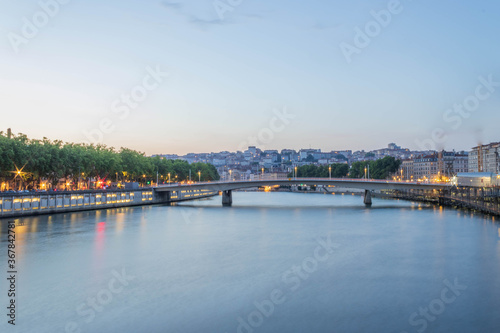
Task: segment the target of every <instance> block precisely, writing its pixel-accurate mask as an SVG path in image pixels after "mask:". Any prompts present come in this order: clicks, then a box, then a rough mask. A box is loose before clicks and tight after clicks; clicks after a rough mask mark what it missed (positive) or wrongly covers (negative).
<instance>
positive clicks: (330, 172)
mask: <svg viewBox="0 0 500 333" xmlns="http://www.w3.org/2000/svg"><path fill="white" fill-rule="evenodd" d="M328 172H329V174H330V179H332V166H331V165H330V166H329V167H328Z"/></svg>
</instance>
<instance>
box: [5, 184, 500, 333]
mask: <svg viewBox="0 0 500 333" xmlns="http://www.w3.org/2000/svg"><path fill="white" fill-rule="evenodd" d="M233 201H234V206H233V207H231V208H223V207H221V198H220V197H215V198H213V199H211V200H203V201H197V202H189V203H184V204H182V205H179V206H172V207H169V206H150V207H137V208H127V209H116V210H105V211H98V212H84V213H74V214H61V215H53V216H40V217H33V218H23V219H17V220H16V223H17V224H18V226H17V227H16V232H17V239H16V241H17V248H16V250H17V257H18V258H17V259H18V271H19V280H18V281H17V289H18V308H17V312H18V315H17V325H16V326H15V328H13V327H10V325H7V323H6V322H7V319H6V315H5V314H6V313H7V311H6V309H5V307H6V306H7V303H6V302H7V297H6V290H7V287H8V286H7V284H6V283H5V279H2V283H1V289H2V290H1V295H2V296H1V297H0V299H1V300H2V304H1V307H2V308H3V309H4V310H3V312H4V313H3V314H2V318H3V319H2V322H1V324H0V325H1V326H0V327H1V329H0V331H1V332H51V333H52V332H73V331H74V332H151V333H155V332H162V333H163V332H165V333H166V332H183V333H184V332H188V333H189V332H211V333H212V332H221V333H224V332H228V333H229V332H244V333H248V332H398V333H399V332H424V331H426V332H500V229H499V227H500V225H499V224H498V223H497V222H496V221H495V220H494V219H493V218H491V217H484V216H481V215H472V214H470V213H465V212H457V211H454V210H449V209H440V208H436V207H429V206H425V205H419V204H416V203H410V202H404V201H389V200H377V199H375V200H374V205H373V207H372V208H371V209H367V208H365V207H364V206H363V205H362V199H361V198H360V197H358V196H340V195H336V196H333V195H319V194H318V195H316V194H292V193H238V192H237V193H234V194H233ZM6 229H7V224H6V221H2V229H1V244H0V245H1V246H2V248H3V249H4V250H2V252H1V253H2V255H1V256H0V258H1V260H2V262H1V264H0V266H1V267H2V271H3V274H5V275H6V271H7V269H6V265H7V263H6V261H7V257H6V248H7V242H6V238H7V236H6Z"/></svg>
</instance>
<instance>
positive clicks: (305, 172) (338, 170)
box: [288, 163, 349, 178]
mask: <svg viewBox="0 0 500 333" xmlns="http://www.w3.org/2000/svg"><path fill="white" fill-rule="evenodd" d="M330 166H331V167H332V178H342V177H345V176H347V174H348V172H349V165H347V164H344V163H335V164H332V165H330ZM328 167H329V166H328V165H320V166H317V165H313V164H309V165H303V166H301V167H298V168H297V175H298V177H302V178H309V177H310V178H328V177H329V176H330V174H329V169H328ZM288 177H293V172H291V173H289V174H288Z"/></svg>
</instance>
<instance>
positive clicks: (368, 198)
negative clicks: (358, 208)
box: [363, 190, 372, 206]
mask: <svg viewBox="0 0 500 333" xmlns="http://www.w3.org/2000/svg"><path fill="white" fill-rule="evenodd" d="M363 202H364V204H365V205H367V206H371V205H372V191H370V190H365V195H364V198H363Z"/></svg>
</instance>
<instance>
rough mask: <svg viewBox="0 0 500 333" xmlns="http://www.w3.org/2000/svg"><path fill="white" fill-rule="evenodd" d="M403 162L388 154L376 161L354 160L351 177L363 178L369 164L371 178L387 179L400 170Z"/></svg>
mask: <svg viewBox="0 0 500 333" xmlns="http://www.w3.org/2000/svg"><path fill="white" fill-rule="evenodd" d="M401 163H402V162H401V160H397V159H395V158H394V157H392V156H386V157H384V158H382V159H380V160H376V161H365V162H354V163H353V164H352V165H351V170H350V172H349V177H351V178H363V177H364V176H365V168H368V165H369V166H370V178H371V179H387V178H389V177H390V176H391V175H393V174H395V173H396V172H397V171H398V169H399V167H400V166H401Z"/></svg>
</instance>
